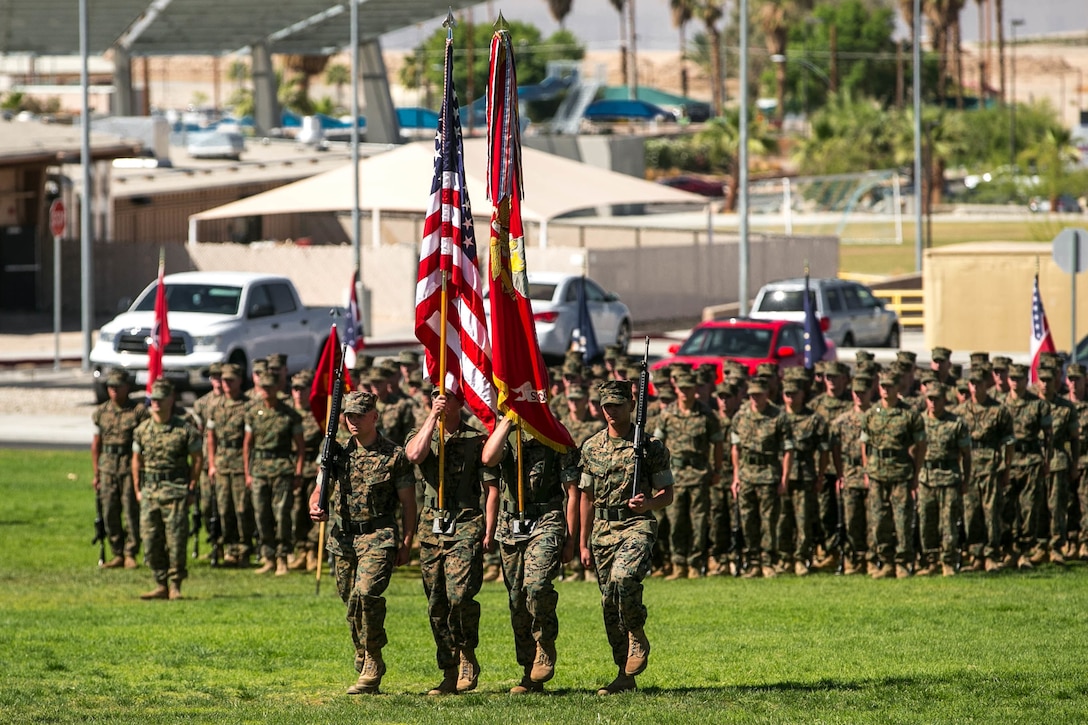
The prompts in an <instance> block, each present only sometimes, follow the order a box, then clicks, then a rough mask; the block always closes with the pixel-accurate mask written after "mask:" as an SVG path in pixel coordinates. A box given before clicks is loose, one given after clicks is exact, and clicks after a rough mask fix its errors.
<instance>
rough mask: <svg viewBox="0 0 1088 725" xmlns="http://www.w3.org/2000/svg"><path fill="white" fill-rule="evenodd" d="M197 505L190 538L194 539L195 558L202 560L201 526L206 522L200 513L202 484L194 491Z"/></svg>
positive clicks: (194, 510)
mask: <svg viewBox="0 0 1088 725" xmlns="http://www.w3.org/2000/svg"><path fill="white" fill-rule="evenodd" d="M194 495H195V496H196V505H195V506H194V507H193V525H192V528H190V529H189V536H192V537H193V558H194V559H199V558H200V526H201V524H202V523H203V522H204V516H203V515H202V514H201V513H200V484H199V483H198V484H197V486H196V489H195V490H194Z"/></svg>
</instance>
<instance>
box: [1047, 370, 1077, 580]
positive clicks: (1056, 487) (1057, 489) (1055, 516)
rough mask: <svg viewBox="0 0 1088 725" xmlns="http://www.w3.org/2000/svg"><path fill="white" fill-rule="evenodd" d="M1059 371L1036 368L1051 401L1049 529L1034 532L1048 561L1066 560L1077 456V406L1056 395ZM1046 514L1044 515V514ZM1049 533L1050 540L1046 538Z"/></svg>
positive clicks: (1058, 389)
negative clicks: (1070, 492)
mask: <svg viewBox="0 0 1088 725" xmlns="http://www.w3.org/2000/svg"><path fill="white" fill-rule="evenodd" d="M1061 387H1062V379H1061V371H1060V370H1051V369H1047V368H1044V369H1040V370H1039V388H1040V391H1041V396H1042V398H1043V400H1045V401H1046V402H1047V403H1048V404H1049V405H1050V421H1051V428H1050V430H1051V440H1050V444H1051V449H1050V465H1049V466H1048V472H1047V476H1046V502H1047V507H1048V508H1049V509H1050V530H1049V531H1047V527H1046V526H1045V525H1044V526H1043V528H1042V529H1040V530H1039V532H1038V533H1037V536H1038V539H1039V541H1040V544H1039V546H1040V547H1041V548H1046V547H1047V546H1049V550H1050V561H1052V562H1053V563H1055V564H1064V563H1065V554H1064V549H1065V545H1066V541H1067V540H1068V534H1069V531H1068V519H1067V516H1068V514H1069V486H1070V479H1071V478H1072V476H1073V474H1074V473H1075V470H1076V461H1077V460H1079V458H1080V445H1081V443H1080V424H1079V420H1078V417H1077V408H1076V406H1075V405H1074V404H1073V403H1071V402H1069V400H1067V399H1066V398H1064V397H1060V396H1059V391H1060V389H1061ZM1044 518H1045V517H1044ZM1047 534H1049V541H1048V540H1047V539H1048V537H1047Z"/></svg>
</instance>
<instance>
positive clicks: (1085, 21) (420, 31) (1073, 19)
mask: <svg viewBox="0 0 1088 725" xmlns="http://www.w3.org/2000/svg"><path fill="white" fill-rule="evenodd" d="M628 1H629V2H634V3H635V12H636V26H637V29H638V47H639V48H641V49H645V50H674V49H676V48H677V47H678V46H679V31H678V30H677V29H676V28H674V27H673V25H672V19H671V18H670V16H669V3H668V0H628ZM727 2H728V4H729V6H730V7H731V6H732V4H733V3H735V2H737V0H727ZM755 2H756V0H749V3H750V4H751V5H755ZM1085 3H1086V0H1005V23H1006V28H1008V23H1009V21H1010V20H1011V19H1012V18H1018V19H1023V20H1024V25H1022V26H1021V27H1020V28H1019V29H1018V30H1017V35H1018V36H1019V37H1028V36H1033V35H1044V34H1049V33H1055V32H1075V31H1080V32H1088V13H1086V12H1085ZM500 10H501V11H502V13H503V15H504V16H505V17H506V18H507V19H508V20H520V21H523V22H528V23H532V24H533V25H536V26H537V27H539V28H540V29H541V30H542V31H543V33H544V34H545V35H549V34H551V33H552V32H553V31H555V30H556V29H558V27H559V25H558V24H557V23H556V22H555V20H554V19H553V18H552V16H551V15H550V14H549V12H548V4H547V2H546V0H505V1H500V0H492V1H491V2H481V3H478V4H476V5H475V6H474V9H473V16H474V17H473V19H474V20H475V22H477V23H483V22H489V21H490V20H492V19H493V18H494V17H496V16H497V15H498V12H499V11H500ZM442 15H443V17H444V16H445V13H443V14H442ZM961 17H962V23H963V39H964V40H965V41H968V42H970V41H974V40H977V39H978V6H977V5H976V4H975V3H974V2H968V4H967V7H966V8H965V10H964V13H963V15H962V16H961ZM441 20H442V18H435V19H433V20H430V21H428V22H425V23H421V24H420V25H418V26H416V27H414V28H406V29H404V30H401V31H398V32H396V33H390V34H388V35H386V36H385V37H384V38H383V39H382V45H383V47H385V48H387V49H407V48H413V47H415V46H416V45H418V44H419V42H420V41H421V40H422V39H423V38H425V37H427V36H428V35H430V34H431V33H432V32H434V29H435V28H437V27H439V25H440V24H441ZM697 25H698V23H693V24H692V25H691V26H689V28H688V33H689V35H690V34H692V33H694V32H696V31H695V28H696V27H697ZM566 26H567V29H568V30H570V31H572V32H573V33H574V34H575V35H577V36H578V37H579V38H580V39H581V40H582V41H583V42H584V43H585V44H586V47H587V48H588V49H589V50H611V49H614V48H616V47H617V38H618V36H619V27H620V26H619V15H618V14H617V13H616V11H615V9H614V8H613V7H612V4H611V3H610V2H609V0H573V5H572V9H571V13H570V15H568V16H567V19H566ZM1008 34H1009V33H1008V32H1007V33H1006V35H1008Z"/></svg>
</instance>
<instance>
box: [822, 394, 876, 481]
mask: <svg viewBox="0 0 1088 725" xmlns="http://www.w3.org/2000/svg"><path fill="white" fill-rule="evenodd" d="M866 412H867V411H864V410H848V411H846V412H845V413H843V414H842V415H840V416H839V417H837V418H835V421H834V422H833V423H832V424H831V444H832V446H833V447H834V448H835V449H837V450H838V451H839V453H840V454H841V457H842V482H843V486H845V487H847V488H865V467H864V466H862V464H861V431H862V428H863V427H864V425H865V414H866Z"/></svg>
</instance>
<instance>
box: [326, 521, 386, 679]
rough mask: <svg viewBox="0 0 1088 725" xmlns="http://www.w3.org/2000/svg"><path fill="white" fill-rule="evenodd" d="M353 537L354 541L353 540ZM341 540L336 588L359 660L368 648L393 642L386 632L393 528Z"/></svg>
mask: <svg viewBox="0 0 1088 725" xmlns="http://www.w3.org/2000/svg"><path fill="white" fill-rule="evenodd" d="M351 539H353V541H352V540H351ZM351 539H349V540H348V541H344V542H341V544H340V549H341V551H343V552H344V553H343V554H342V555H338V556H335V557H334V558H333V567H332V571H333V576H335V577H336V591H337V592H339V593H340V599H342V600H343V601H344V604H346V605H347V607H348V613H347V620H348V627H349V628H350V629H351V641H352V642H354V643H355V658H356V661H357V662H358V661H361V660H360V658H363V657H365V656H366V652H367V650H370V651H374V650H380V649H382V648H383V647H385V645H386V644H387V643H388V642H389V639H388V637H387V636H386V634H385V597H383V596H382V594H383V593H385V590H386V589H387V588H388V587H389V580H390V578H392V576H393V561H394V559H396V557H397V540H396V539H397V534H396V530H395V529H393V528H391V527H390V528H385V529H378V530H377V531H375V532H373V533H371V534H364V535H360V536H354V537H351Z"/></svg>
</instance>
